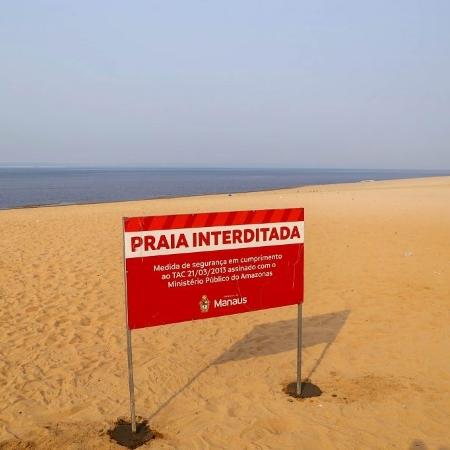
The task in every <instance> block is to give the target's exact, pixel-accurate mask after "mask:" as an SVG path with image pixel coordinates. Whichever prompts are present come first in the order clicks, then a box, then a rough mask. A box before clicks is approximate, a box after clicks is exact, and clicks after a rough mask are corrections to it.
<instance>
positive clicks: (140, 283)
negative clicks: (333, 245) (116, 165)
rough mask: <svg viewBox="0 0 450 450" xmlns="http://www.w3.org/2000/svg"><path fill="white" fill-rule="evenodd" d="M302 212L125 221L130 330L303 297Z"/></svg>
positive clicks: (271, 210) (242, 310)
mask: <svg viewBox="0 0 450 450" xmlns="http://www.w3.org/2000/svg"><path fill="white" fill-rule="evenodd" d="M303 242H304V222H303V209H302V208H293V209H268V210H258V211H231V212H219V213H201V214H180V215H171V216H148V217H132V218H125V219H124V255H125V265H126V285H127V305H128V327H129V329H134V328H143V327H151V326H156V325H162V324H168V323H174V322H183V321H187V320H197V319H205V318H209V317H217V316H224V315H229V314H237V313H243V312H248V311H256V310H258V309H267V308H275V307H279V306H286V305H292V304H297V303H301V302H303Z"/></svg>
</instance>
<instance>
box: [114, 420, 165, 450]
mask: <svg viewBox="0 0 450 450" xmlns="http://www.w3.org/2000/svg"><path fill="white" fill-rule="evenodd" d="M108 435H109V437H110V438H111V439H112V440H113V441H115V442H117V443H118V444H119V445H122V446H123V447H127V448H130V449H134V448H138V447H140V446H141V445H143V444H145V443H146V442H148V441H150V440H152V439H155V438H156V437H161V435H160V434H159V433H157V432H156V431H152V430H151V429H150V427H149V426H148V422H147V421H146V420H143V421H141V422H139V423H137V424H136V433H133V432H132V431H131V423H130V422H128V421H126V420H124V419H119V420H118V421H117V422H116V423H115V424H114V427H113V428H111V429H110V430H108Z"/></svg>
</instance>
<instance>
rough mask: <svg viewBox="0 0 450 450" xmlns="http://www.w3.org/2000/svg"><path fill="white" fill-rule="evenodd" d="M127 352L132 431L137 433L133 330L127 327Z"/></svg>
mask: <svg viewBox="0 0 450 450" xmlns="http://www.w3.org/2000/svg"><path fill="white" fill-rule="evenodd" d="M127 352H128V387H129V389H130V413H131V431H132V432H133V433H136V406H135V400H134V378H133V351H132V348H131V330H130V329H129V328H128V325H127Z"/></svg>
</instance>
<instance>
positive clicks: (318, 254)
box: [0, 177, 450, 450]
mask: <svg viewBox="0 0 450 450" xmlns="http://www.w3.org/2000/svg"><path fill="white" fill-rule="evenodd" d="M279 207H280V208H281V207H304V208H305V216H306V218H305V224H306V232H305V233H306V239H305V252H306V257H305V271H306V279H305V280H306V281H305V288H306V295H305V304H304V348H303V365H304V371H303V373H304V377H305V378H309V379H311V381H312V382H313V383H315V384H316V385H318V386H319V387H320V388H321V389H322V391H323V394H322V395H321V396H320V397H316V398H312V399H305V400H297V399H292V398H291V397H289V396H288V395H286V394H285V393H284V392H283V389H284V388H285V387H286V385H287V384H288V383H291V382H293V381H294V380H295V362H296V360H295V357H296V347H295V345H296V329H297V328H296V327H297V323H296V307H295V306H293V307H285V308H278V309H272V310H267V311H260V312H254V313H249V314H242V315H236V316H229V317H222V318H216V319H210V320H203V321H197V322H192V323H191V322H186V323H181V324H174V325H168V326H163V327H155V328H148V329H143V330H136V331H133V345H134V365H135V383H136V397H137V405H136V407H137V413H138V415H139V416H141V417H142V418H144V419H147V420H148V421H149V423H150V426H151V428H152V429H154V430H156V431H157V432H158V433H160V436H159V437H158V438H156V439H154V440H152V441H150V442H148V443H147V444H145V445H144V446H143V447H142V448H154V449H173V448H177V449H209V448H212V449H305V450H306V449H390V448H392V449H408V450H409V449H417V450H425V449H428V450H432V449H433V450H434V449H436V450H444V449H447V450H449V449H450V395H449V393H450V344H449V343H450V326H449V324H450V177H436V178H423V179H410V180H394V181H383V182H361V183H355V184H342V185H326V186H308V187H303V188H294V189H284V190H277V191H270V192H257V193H246V194H234V195H214V196H204V197H191V198H175V199H160V200H148V201H133V202H123V203H108V204H92V205H76V206H60V207H43V208H30V209H17V210H5V211H0V240H1V246H2V251H1V254H0V298H1V310H0V323H1V340H0V449H2V450H3V449H25V448H26V449H33V448H36V449H115V448H123V447H120V446H119V445H117V444H116V443H114V442H112V441H111V440H110V438H109V436H108V434H107V430H108V429H110V428H111V427H112V425H113V423H114V422H115V421H116V420H117V419H118V418H120V417H128V415H129V397H128V384H127V383H128V379H127V359H126V339H125V318H124V314H125V313H124V289H123V272H122V271H123V266H122V221H121V218H122V217H123V216H135V215H153V214H166V213H167V214H174V213H184V212H200V211H223V210H237V209H264V208H279Z"/></svg>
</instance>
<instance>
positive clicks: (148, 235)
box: [124, 221, 304, 259]
mask: <svg viewBox="0 0 450 450" xmlns="http://www.w3.org/2000/svg"><path fill="white" fill-rule="evenodd" d="M124 239H125V258H127V259H129V258H145V257H148V256H159V255H176V254H180V253H197V252H212V251H217V250H233V249H239V248H253V247H272V246H275V245H290V244H302V243H303V242H304V222H303V221H301V222H277V223H261V224H244V225H229V226H225V225H222V226H216V227H202V228H177V229H173V230H153V231H127V232H125V233H124Z"/></svg>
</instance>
